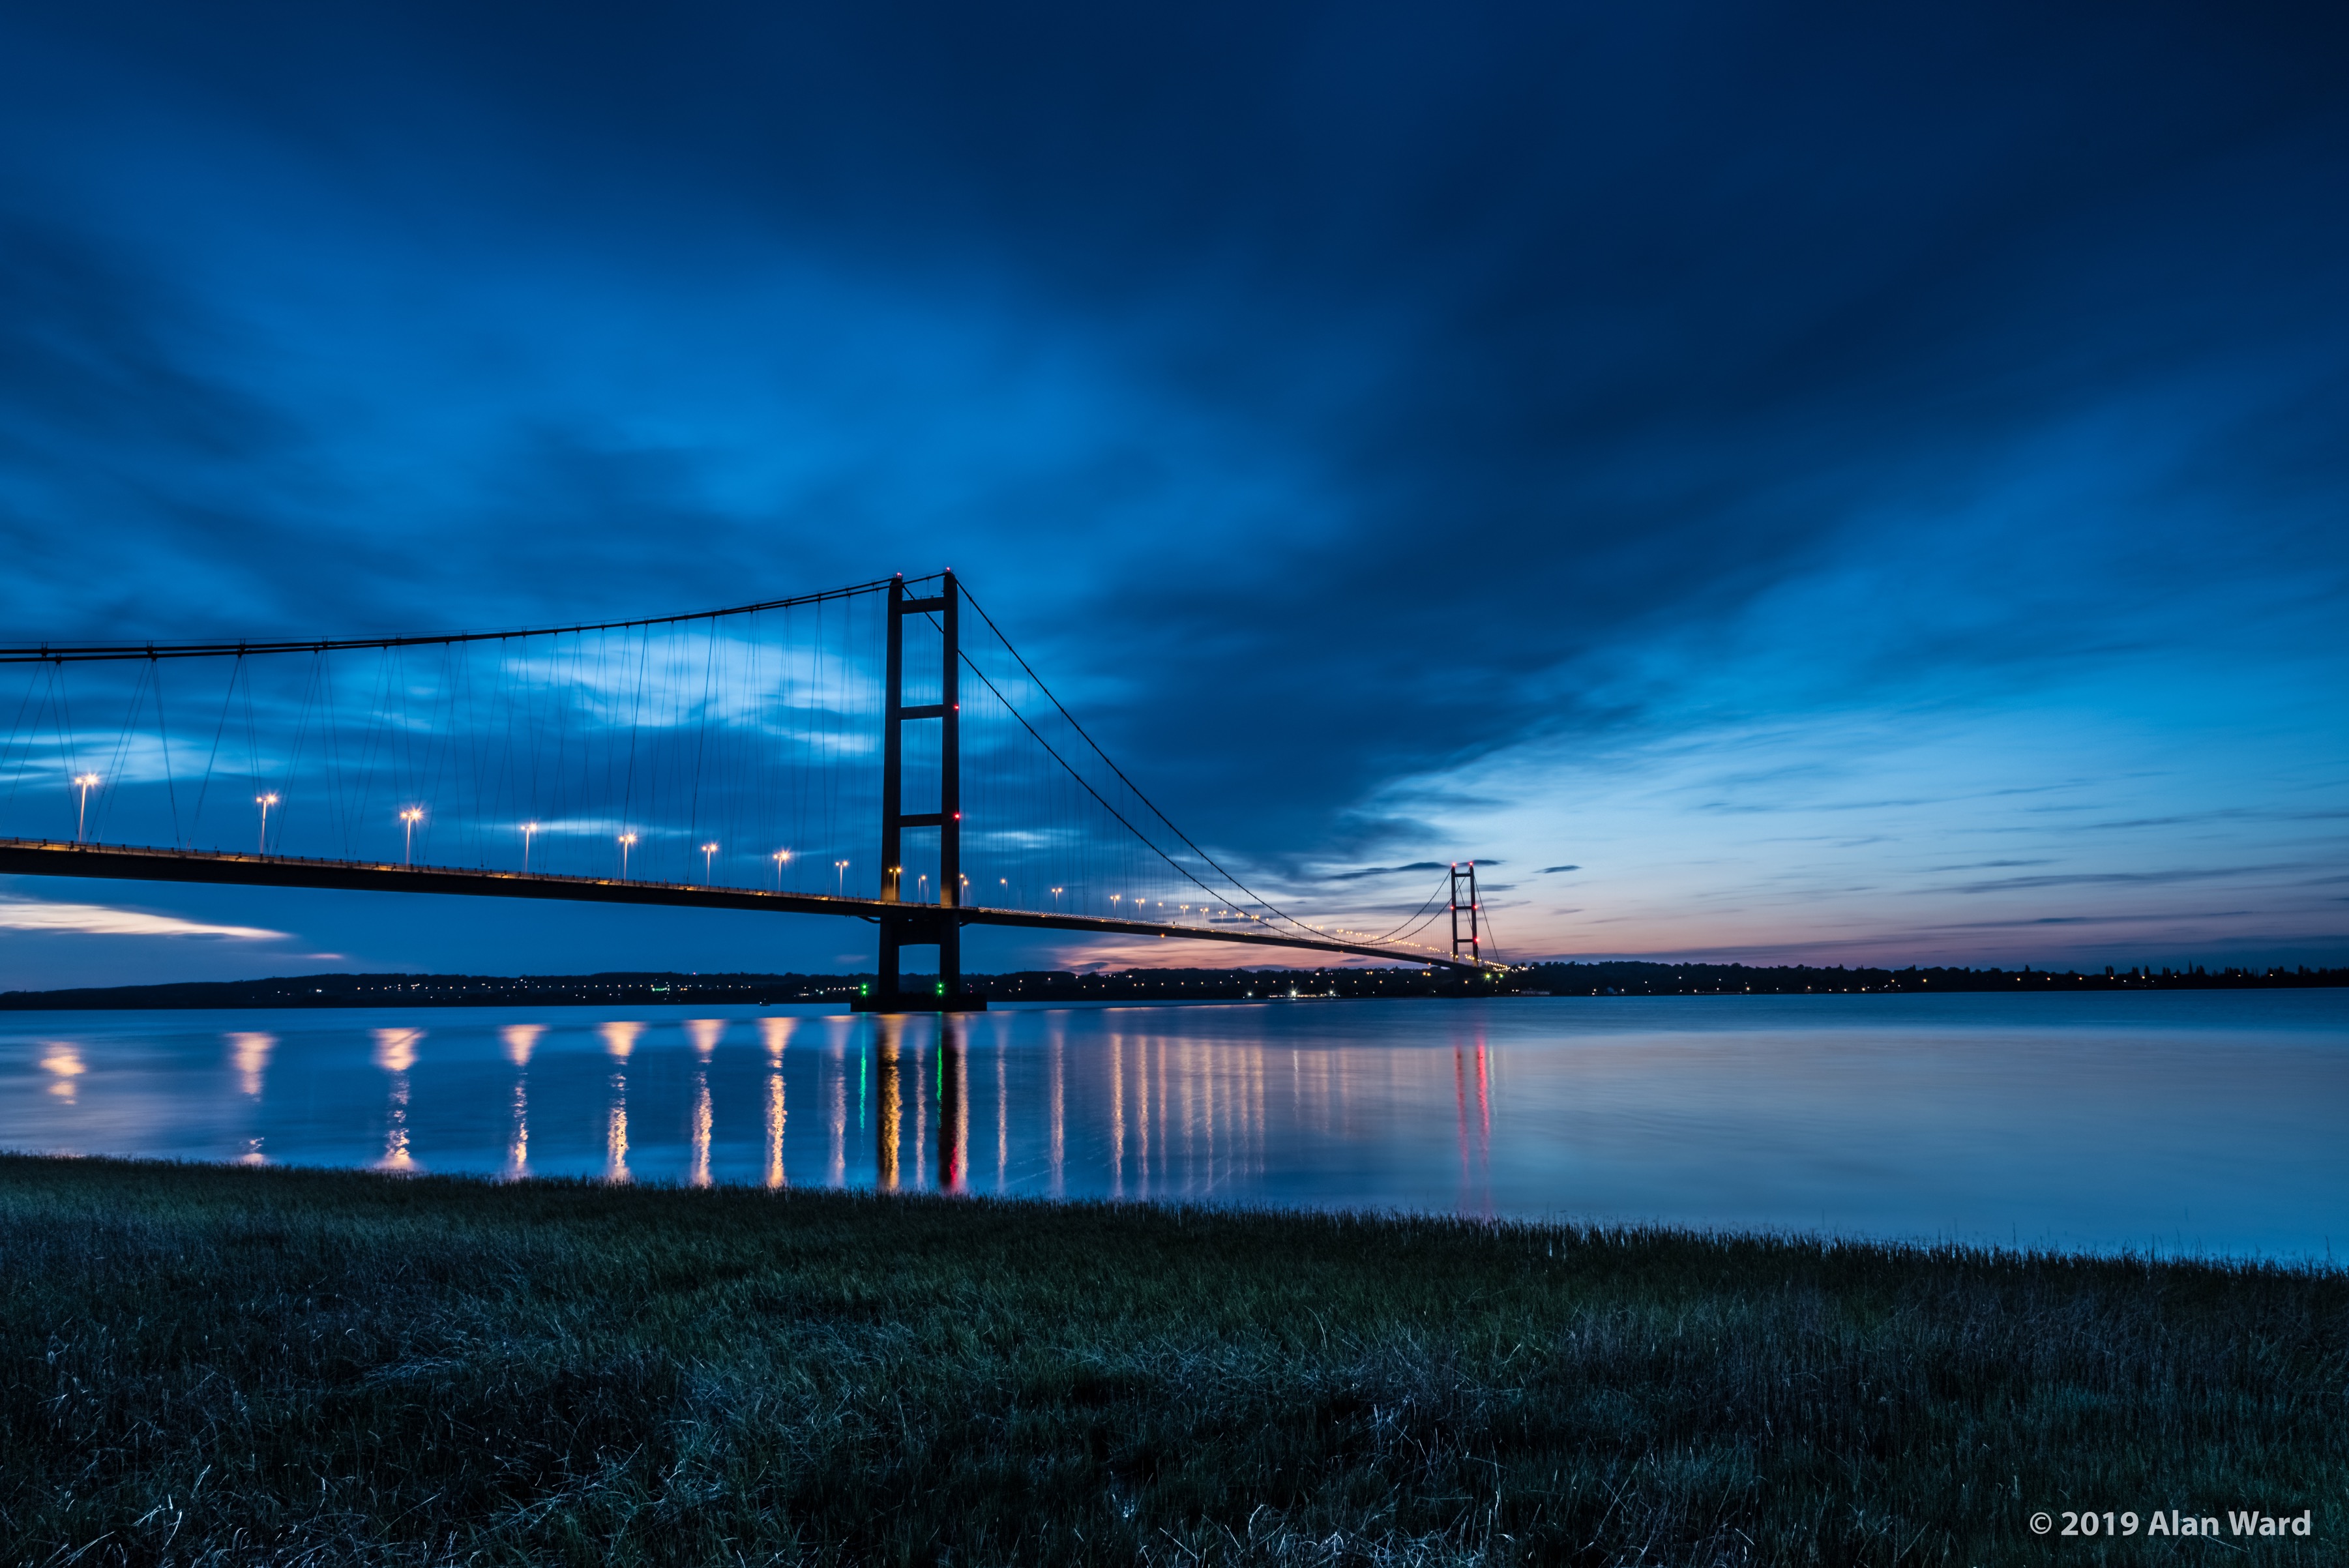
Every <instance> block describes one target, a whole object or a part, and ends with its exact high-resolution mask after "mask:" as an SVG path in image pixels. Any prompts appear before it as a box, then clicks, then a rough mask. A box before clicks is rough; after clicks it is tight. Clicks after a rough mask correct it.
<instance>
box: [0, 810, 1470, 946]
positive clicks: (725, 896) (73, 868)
mask: <svg viewBox="0 0 2349 1568" xmlns="http://www.w3.org/2000/svg"><path fill="white" fill-rule="evenodd" d="M0 875H5V876H12V877H115V878H119V879H122V880H126V881H138V882H209V883H216V884H223V883H224V884H228V885H231V886H235V887H245V888H347V889H352V890H356V891H359V892H368V893H454V894H463V895H468V896H471V897H474V898H560V899H568V900H572V901H574V902H582V903H594V904H658V905H667V906H672V907H676V908H681V909H764V910H767V911H769V912H771V913H774V914H786V915H833V916H851V917H854V918H856V919H867V920H877V919H880V918H881V917H882V916H883V915H885V914H903V913H905V912H907V911H909V910H912V909H919V910H920V911H921V912H923V913H924V914H928V915H937V914H943V913H952V914H953V915H955V916H956V917H957V919H960V920H961V921H962V923H963V924H964V925H967V926H1010V927H1014V928H1018V929H1027V930H1043V931H1093V932H1100V933H1102V934H1105V935H1110V936H1124V937H1157V938H1163V939H1174V938H1181V939H1184V940H1190V941H1202V942H1237V943H1242V944H1245V945H1247V946H1251V947H1273V948H1299V949H1304V950H1309V951H1312V952H1328V953H1350V954H1353V955H1356V956H1358V957H1362V958H1377V959H1387V960H1390V961H1399V962H1403V963H1417V964H1431V965H1433V966H1435V967H1438V968H1442V969H1462V970H1466V969H1473V968H1474V967H1475V966H1474V965H1471V964H1468V963H1464V962H1461V961H1456V960H1453V959H1448V958H1445V957H1444V956H1443V955H1441V954H1436V953H1416V952H1402V951H1398V950H1395V949H1392V948H1382V947H1379V946H1377V945H1375V944H1372V943H1368V942H1344V941H1334V940H1320V939H1316V938H1311V937H1302V936H1289V935H1285V934H1283V933H1280V932H1278V931H1273V930H1267V929H1247V928H1248V927H1253V926H1255V924H1256V922H1254V921H1249V922H1247V926H1242V925H1239V924H1237V923H1235V924H1234V925H1232V926H1185V925H1169V924H1165V923H1163V922H1160V921H1154V920H1121V919H1101V918H1098V917H1095V916H1092V915H1059V914H1044V913H1040V912H1038V911H1035V910H1030V909H989V908H986V907H971V908H966V909H959V910H954V911H942V910H940V909H937V907H936V905H906V904H890V903H884V902H883V901H882V900H880V899H878V898H834V897H832V896H830V895H828V894H823V893H781V892H777V893H769V892H762V891H760V890H758V889H755V888H710V887H697V886H695V885H693V884H690V883H684V882H630V881H622V880H620V879H619V878H617V877H556V876H549V875H547V874H545V873H543V872H530V873H524V872H520V871H492V870H489V869H486V868H482V869H475V870H465V869H462V868H460V867H452V866H392V865H387V864H382V863H378V862H375V861H365V860H309V859H303V858H300V857H294V856H285V855H243V854H237V853H234V852H232V851H228V850H205V849H151V848H141V847H137V846H126V845H113V844H67V843H59V842H57V841H56V840H54V839H46V838H0Z"/></svg>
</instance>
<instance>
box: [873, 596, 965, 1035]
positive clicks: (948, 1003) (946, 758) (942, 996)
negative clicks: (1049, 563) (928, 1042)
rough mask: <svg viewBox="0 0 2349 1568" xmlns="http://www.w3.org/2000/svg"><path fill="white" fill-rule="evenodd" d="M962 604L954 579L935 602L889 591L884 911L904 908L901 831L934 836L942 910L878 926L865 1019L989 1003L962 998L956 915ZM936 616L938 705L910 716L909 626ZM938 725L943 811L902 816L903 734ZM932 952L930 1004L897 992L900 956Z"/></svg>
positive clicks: (885, 919)
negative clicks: (912, 727)
mask: <svg viewBox="0 0 2349 1568" xmlns="http://www.w3.org/2000/svg"><path fill="white" fill-rule="evenodd" d="M960 599H961V594H960V593H959V591H958V590H957V587H956V586H955V576H954V574H953V573H952V572H948V573H947V574H946V576H945V577H944V578H943V580H942V581H941V583H940V586H939V588H938V591H937V593H936V596H935V597H930V598H908V597H906V595H905V578H903V577H897V578H894V579H892V580H891V582H890V584H889V646H888V673H887V676H886V680H887V691H885V694H884V699H883V700H884V702H885V708H884V710H883V712H882V719H881V901H882V902H883V903H885V904H898V903H902V902H903V901H904V893H905V829H906V828H909V827H915V828H922V827H935V828H936V829H937V830H938V901H937V903H936V905H932V906H922V905H916V906H913V907H911V908H909V909H906V911H905V913H904V914H886V915H883V916H882V917H881V943H880V947H881V952H880V963H879V965H878V966H877V971H878V972H877V974H876V976H875V983H874V987H873V994H872V995H871V996H867V997H859V998H857V999H856V1000H855V1001H854V1002H853V1003H852V1004H851V1005H852V1006H854V1009H855V1011H857V1012H984V1011H985V1010H986V1008H987V999H986V998H985V997H983V996H971V995H968V994H966V993H965V992H964V991H963V988H962V920H961V919H960V918H959V917H958V916H957V914H956V913H955V911H956V910H957V909H959V908H960V907H961V904H962V751H961V736H962V701H961V691H962V681H961V676H962V650H961V646H960V644H959V642H958V641H957V633H958V631H959V625H958V623H959V619H960V614H959V612H960V610H961V604H960ZM933 615H934V616H936V618H937V620H936V625H937V628H938V630H939V633H940V648H939V659H938V683H939V691H938V700H937V701H936V702H926V703H916V704H914V705H911V706H908V705H907V703H906V701H905V619H906V618H907V617H908V616H924V617H927V616H933ZM929 720H936V721H937V723H938V809H937V810H936V811H923V812H908V811H907V810H905V726H906V725H907V724H909V723H917V722H926V721H929ZM933 945H934V946H936V948H937V950H938V980H937V985H936V989H935V990H934V992H932V993H931V994H928V995H922V994H918V993H914V992H907V991H906V990H905V987H904V985H903V984H902V983H901V980H902V976H901V973H900V961H899V957H898V953H899V950H900V949H903V948H908V947H929V946H933Z"/></svg>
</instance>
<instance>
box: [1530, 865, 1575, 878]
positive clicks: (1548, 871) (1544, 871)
mask: <svg viewBox="0 0 2349 1568" xmlns="http://www.w3.org/2000/svg"><path fill="white" fill-rule="evenodd" d="M1581 869H1582V867H1579V866H1545V867H1542V868H1541V869H1540V870H1539V871H1537V872H1535V873H1534V875H1535V876H1537V877H1547V876H1550V875H1552V874H1554V873H1556V872H1559V871H1579V870H1581Z"/></svg>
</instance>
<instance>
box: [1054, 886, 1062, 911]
mask: <svg viewBox="0 0 2349 1568" xmlns="http://www.w3.org/2000/svg"><path fill="white" fill-rule="evenodd" d="M1060 912H1061V890H1060V889H1059V888H1053V889H1052V913H1054V914H1056V915H1057V914H1059V913H1060Z"/></svg>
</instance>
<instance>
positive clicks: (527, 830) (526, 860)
mask: <svg viewBox="0 0 2349 1568" xmlns="http://www.w3.org/2000/svg"><path fill="white" fill-rule="evenodd" d="M537 831H538V824H536V823H534V822H525V823H523V825H522V874H523V876H525V877H527V876H529V875H530V839H531V835H533V834H534V833H536V832H537Z"/></svg>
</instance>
